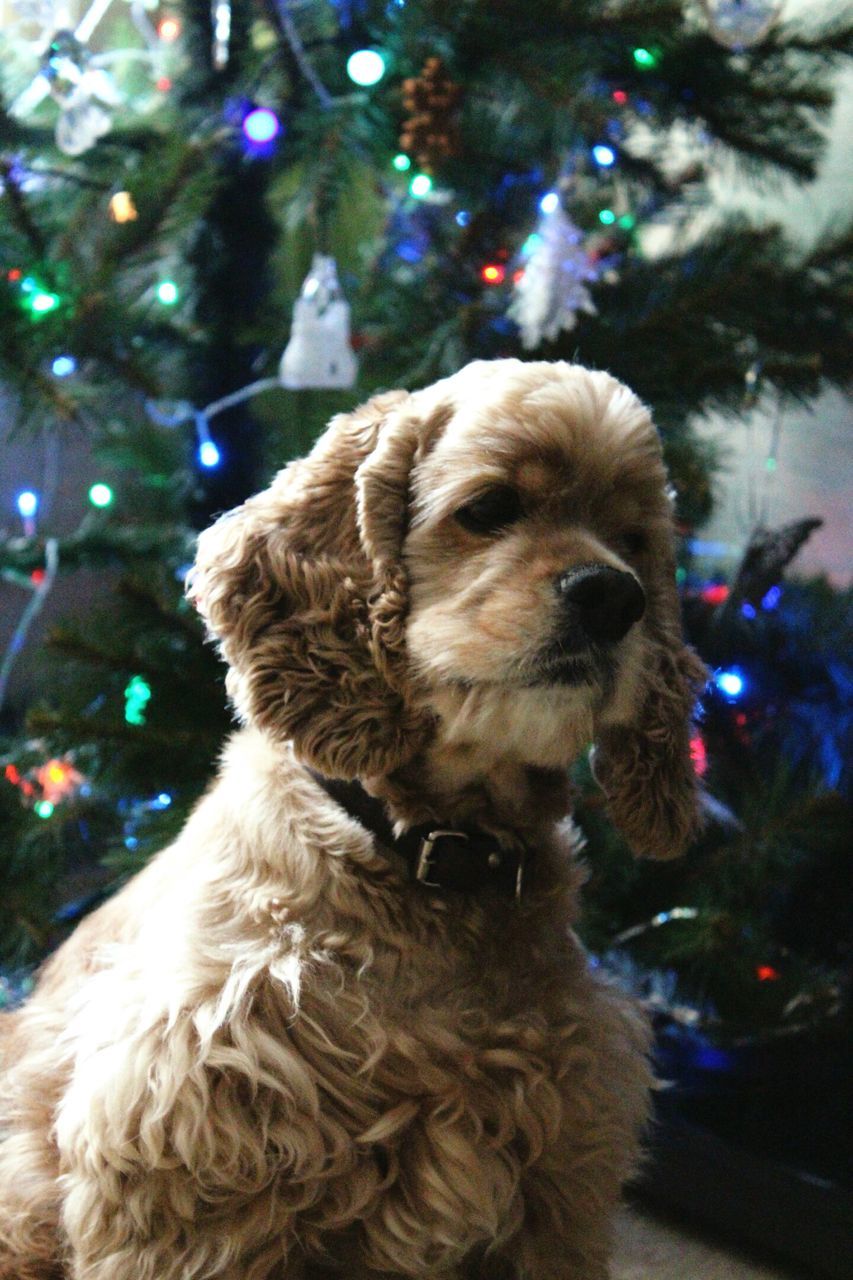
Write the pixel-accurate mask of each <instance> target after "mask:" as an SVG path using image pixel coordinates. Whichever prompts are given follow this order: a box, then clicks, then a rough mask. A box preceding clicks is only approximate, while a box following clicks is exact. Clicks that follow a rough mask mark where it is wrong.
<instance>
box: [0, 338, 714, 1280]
mask: <svg viewBox="0 0 853 1280" xmlns="http://www.w3.org/2000/svg"><path fill="white" fill-rule="evenodd" d="M505 483H508V484H512V485H514V486H515V487H516V488H517V489H518V491H519V492H520V493H522V494H523V496H524V504H525V505H524V517H523V519H521V520H519V522H518V523H517V524H514V525H512V526H511V527H510V528H508V529H506V530H504V531H502V532H501V533H500V534H495V535H490V536H487V537H482V536H480V535H478V534H472V533H470V532H468V531H466V530H465V529H464V528H462V527H461V526H460V524H459V522H458V521H457V520H455V518H454V512H455V511H456V510H457V509H458V508H459V507H460V506H461V505H463V504H464V503H466V502H468V501H470V500H471V498H472V497H474V496H476V495H477V494H478V493H480V492H482V491H483V489H484V487H488V486H489V485H493V484H505ZM638 528H641V529H642V530H643V532H644V534H645V537H646V545H645V548H644V549H643V550H642V551H641V552H640V553H638V554H637V555H636V556H633V557H632V553H631V552H630V551H629V550H627V549H626V545H625V543H624V536H625V532H626V530H630V531H636V530H637V529H638ZM592 561H595V562H601V563H604V564H606V565H609V566H611V567H613V568H618V569H620V570H622V571H628V572H632V573H634V574H635V576H636V577H637V579H638V580H639V581H640V582H641V583H642V584H643V586H644V588H645V591H646V594H647V598H648V608H647V612H646V615H645V617H644V618H643V619H642V621H641V622H640V623H638V624H636V625H635V626H634V627H633V628H632V629H631V631H630V632H629V633H628V635H627V636H625V638H624V639H623V640H622V641H621V642H620V643H619V645H618V648H617V653H616V657H617V662H616V673H615V677H614V679H613V680H612V681H611V682H609V683H608V684H606V685H604V684H595V683H593V684H590V685H584V686H580V687H566V686H559V685H548V684H542V683H541V682H537V680H536V678H535V677H536V671H537V661H538V658H537V654H538V653H539V652H540V650H541V645H542V642H543V639H544V638H546V637H547V636H548V635H549V634H550V633H551V632H552V631H553V627H554V614H555V608H556V604H555V590H554V579H555V577H556V576H559V574H560V573H563V572H566V571H568V570H570V569H571V568H573V567H574V566H576V565H578V564H587V563H590V562H592ZM192 592H193V595H194V597H195V598H196V600H197V602H198V604H199V607H200V608H201V609H202V611H203V613H204V614H205V616H206V618H207V619H208V622H209V625H210V627H211V630H212V632H213V633H214V634H216V635H217V636H218V638H219V640H220V643H221V646H222V651H223V653H224V655H225V657H226V659H227V661H228V663H229V666H230V674H229V687H230V690H231V692H232V696H233V698H234V701H235V704H236V706H237V708H238V710H239V713H240V715H241V717H242V718H243V719H244V721H245V722H246V727H245V728H243V729H242V730H241V731H240V732H238V733H237V734H236V735H235V736H234V738H233V739H232V740H231V742H230V743H229V744H228V746H227V748H226V751H225V754H224V757H223V761H222V766H221V769H220V773H219V777H218V780H217V781H216V783H215V785H214V786H213V787H212V788H211V790H210V791H209V792H208V794H207V795H206V797H205V798H204V799H203V800H202V801H201V803H200V804H199V805H198V807H197V809H196V811H195V812H194V814H193V815H192V817H191V819H190V820H189V822H188V824H187V826H186V827H185V829H184V831H183V832H182V834H181V835H180V837H179V838H178V840H177V841H176V842H175V843H174V844H173V845H172V846H170V847H169V848H168V849H165V850H164V851H163V852H162V853H161V854H160V855H159V856H158V857H157V858H156V859H155V860H154V861H153V862H152V863H151V864H150V866H149V867H148V868H147V869H146V870H145V871H144V872H142V873H141V874H140V875H139V876H138V877H136V879H135V880H133V881H131V883H130V884H128V885H127V886H126V887H125V888H124V889H123V890H122V892H121V893H119V894H118V895H117V896H116V897H115V898H114V899H113V900H112V901H110V902H109V903H107V904H106V905H105V906H104V907H102V908H101V909H100V910H99V911H98V912H96V913H95V914H94V915H93V916H91V917H90V918H89V919H87V920H86V921H85V922H84V923H83V924H82V925H81V926H80V928H79V929H78V930H77V932H76V933H75V934H74V936H73V937H72V938H71V939H70V940H69V942H68V943H67V944H66V945H65V946H64V947H63V948H62V949H61V950H60V951H59V952H58V953H57V954H56V956H54V957H53V959H52V960H51V961H50V962H49V963H48V965H47V966H46V967H45V969H44V972H43V974H42V975H41V978H40V982H39V985H38V987H37V989H36V992H35V993H34V995H33V996H32V998H31V999H30V1001H29V1002H28V1004H27V1005H26V1006H25V1007H24V1008H23V1009H22V1010H20V1011H19V1012H17V1013H15V1014H13V1015H7V1016H6V1018H5V1020H4V1022H5V1026H4V1030H3V1038H2V1043H3V1052H4V1068H3V1076H2V1090H0V1096H2V1110H3V1112H4V1115H3V1123H4V1126H5V1131H6V1139H5V1143H4V1144H3V1146H2V1148H0V1277H3V1278H4V1280H13V1278H14V1280H48V1277H53V1278H54V1280H58V1278H59V1277H68V1278H69V1280H204V1278H209V1280H212V1278H213V1277H217V1278H220V1277H222V1278H227V1280H273V1278H277V1280H321V1278H323V1277H331V1276H334V1275H338V1276H345V1277H348V1278H349V1280H367V1278H368V1277H371V1276H380V1275H381V1276H386V1277H388V1276H390V1277H397V1278H398V1280H402V1278H404V1277H411V1278H420V1280H426V1278H427V1277H431V1278H434V1280H604V1277H606V1275H607V1253H608V1243H609V1230H610V1228H609V1222H610V1216H611V1213H612V1210H613V1207H614V1205H615V1204H616V1202H617V1199H618V1195H619V1188H620V1185H621V1183H622V1181H623V1179H624V1178H625V1177H626V1176H627V1174H628V1173H629V1171H630V1169H631V1168H632V1165H633V1163H634V1161H635V1158H636V1154H637V1147H638V1140H639V1133H640V1129H641V1125H642V1122H643V1118H644V1115H645V1109H646V1095H647V1089H648V1085H649V1082H650V1077H649V1070H648V1066H647V1062H646V1056H645V1051H646V1046H647V1040H648V1033H647V1029H646V1027H645V1024H644V1022H643V1020H642V1019H641V1018H640V1017H639V1016H638V1014H637V1012H636V1011H635V1010H634V1008H633V1007H632V1006H631V1005H630V1003H629V1002H628V1001H626V1000H625V999H624V998H623V997H622V996H620V995H618V994H617V993H616V992H615V991H613V990H612V989H611V988H610V987H609V986H608V985H607V984H606V983H605V982H603V981H602V980H600V979H599V978H598V977H596V976H595V975H594V974H593V973H591V972H590V971H589V969H588V966H587V963H586V960H585V957H584V955H583V953H582V950H581V948H580V947H579V945H578V943H577V941H576V940H575V937H574V934H573V933H572V930H571V926H572V923H573V921H574V920H575V917H576V914H577V898H578V890H579V884H580V880H581V878H582V877H581V872H580V870H579V868H578V866H577V864H576V863H575V861H574V860H573V849H574V847H575V841H574V837H573V832H572V828H571V825H570V822H569V820H568V817H567V813H568V792H567V786H566V767H567V766H568V764H569V763H570V762H571V761H572V760H573V759H575V758H576V757H577V755H578V753H579V752H581V751H582V750H584V749H585V747H586V746H587V744H588V743H589V742H590V741H591V740H592V739H593V737H594V738H595V739H596V741H597V756H596V768H597V771H598V775H599V777H600V779H601V782H602V785H603V786H604V788H605V790H606V793H607V795H608V798H609V801H610V805H611V809H612V811H613V814H614V818H615V819H616V821H617V822H619V823H620V825H621V826H622V827H623V829H624V830H625V831H626V834H627V836H628V838H629V840H631V841H632V842H633V843H634V845H635V847H636V848H637V849H638V850H639V851H640V852H644V853H653V854H658V855H661V856H668V855H670V854H673V853H675V852H678V850H679V849H680V847H682V846H683V843H684V841H685V840H686V839H687V837H688V835H689V833H690V830H691V828H692V824H693V822H694V819H695V809H696V796H695V783H694V777H693V773H692V771H691V769H690V763H689V758H688V732H689V727H688V720H689V713H690V709H691V703H692V699H693V695H694V692H695V685H696V682H697V680H698V679H699V678H700V667H699V664H698V663H697V661H696V659H695V658H693V657H692V655H690V654H689V653H688V652H687V651H686V650H684V648H683V647H682V644H681V640H680V632H679V623H678V611H677V601H676V597H675V591H674V586H673V559H672V535H671V519H670V512H669V504H668V501H667V498H666V496H665V474H664V469H663V465H662V461H661V455H660V446H659V443H658V440H657V436H656V434H655V432H654V429H653V427H652V425H651V423H650V420H649V417H648V414H647V413H646V411H645V409H644V408H643V407H642V405H640V404H639V402H638V401H637V400H636V399H635V398H634V397H633V396H632V395H631V393H630V392H629V391H627V389H626V388H624V387H622V386H621V385H620V384H619V383H617V382H615V381H614V380H613V379H612V378H609V377H608V376H607V375H605V374H592V373H589V372H587V371H585V370H582V369H580V368H577V367H575V366H569V365H565V364H554V365H549V364H521V363H519V362H517V361H499V362H495V363H494V364H475V365H471V366H469V367H467V368H466V369H464V370H462V371H461V372H460V373H459V374H457V375H455V376H454V377H452V378H450V379H447V380H445V381H444V382H442V383H438V384H436V386H434V387H432V388H429V389H427V390H426V391H423V392H418V393H415V394H413V395H410V396H407V395H406V394H405V393H393V394H390V395H387V396H382V397H377V398H376V399H374V400H373V401H371V402H370V403H369V404H368V405H366V406H365V407H364V408H363V409H361V410H359V411H357V412H356V413H354V414H352V415H350V416H347V417H340V418H338V419H335V420H334V421H333V422H332V423H331V425H330V427H329V429H328V431H327V432H326V434H325V435H324V436H323V437H322V439H321V440H320V441H319V442H318V444H317V446H316V448H315V449H314V451H313V452H312V453H311V455H309V457H307V458H306V459H303V460H302V461H300V462H297V463H294V464H292V465H291V466H290V467H288V468H287V469H286V470H285V471H283V472H282V473H281V474H280V475H279V476H278V477H277V479H276V480H275V481H274V482H273V484H272V486H271V487H270V489H268V490H267V491H266V492H265V493H263V494H260V495H259V496H258V497H256V498H253V499H252V500H251V501H249V502H247V503H246V504H245V505H244V506H243V507H242V508H240V509H239V510H238V511H236V512H234V513H232V514H231V515H229V516H227V517H225V518H223V519H222V520H221V521H220V522H219V523H218V524H217V525H216V526H214V527H213V528H212V529H211V530H209V531H208V532H207V533H205V534H204V535H203V536H202V537H201V539H200V543H199V553H198V561H197V566H196V570H195V573H194V577H193V584H192ZM306 763H308V764H311V765H312V766H313V767H315V768H317V769H320V770H321V771H323V772H325V773H327V774H329V775H336V776H339V777H347V778H352V777H358V778H360V779H361V780H362V782H363V783H364V785H366V786H367V787H368V788H369V789H370V790H371V791H372V792H373V793H374V794H375V795H378V796H380V797H382V798H383V799H384V800H385V801H386V804H387V806H388V809H389V812H390V815H391V816H392V818H393V819H394V821H395V822H396V824H397V825H398V827H399V828H401V829H402V828H405V827H406V826H408V825H410V824H411V823H413V822H417V821H421V820H428V819H429V820H436V821H438V822H440V823H442V825H446V824H451V825H452V824H453V823H459V822H460V821H463V820H469V821H476V822H479V823H480V824H482V825H483V826H484V827H485V828H486V829H488V830H490V831H492V832H493V833H494V834H495V835H496V836H497V838H498V839H499V840H500V841H501V842H502V843H504V844H506V845H509V846H512V845H516V846H517V845H518V843H519V842H520V841H523V842H525V843H526V844H527V846H528V847H530V848H535V857H534V863H535V866H534V871H535V878H534V880H533V883H532V886H531V888H530V890H529V892H528V893H527V894H526V895H525V897H524V898H523V900H522V901H521V902H520V903H516V902H513V901H510V900H509V899H508V898H504V897H502V896H500V895H498V894H496V893H492V892H489V891H484V892H483V893H481V894H475V895H470V896H466V897H463V896H459V895H454V894H452V893H443V892H438V893H434V892H432V891H430V890H427V889H424V888H423V887H422V886H419V885H411V884H409V883H407V882H406V880H405V879H404V878H403V876H402V875H401V873H400V871H399V870H398V869H397V866H396V864H395V863H394V862H393V860H389V859H388V858H387V857H386V856H385V855H384V854H383V853H382V852H380V851H377V849H376V848H375V845H374V841H373V838H372V837H371V836H370V835H369V833H368V832H367V831H366V830H365V829H364V828H362V827H361V826H360V825H359V823H357V822H356V821H355V820H354V819H352V818H350V817H349V816H347V814H346V813H345V812H344V811H343V810H342V809H340V808H339V807H338V806H337V805H336V804H334V803H333V802H332V801H331V800H330V799H329V798H328V796H327V795H326V794H325V792H324V791H323V790H322V789H321V788H320V787H319V786H318V785H317V783H316V782H315V781H314V779H313V778H312V777H311V776H310V774H309V773H308V772H307V771H306V769H305V764H306Z"/></svg>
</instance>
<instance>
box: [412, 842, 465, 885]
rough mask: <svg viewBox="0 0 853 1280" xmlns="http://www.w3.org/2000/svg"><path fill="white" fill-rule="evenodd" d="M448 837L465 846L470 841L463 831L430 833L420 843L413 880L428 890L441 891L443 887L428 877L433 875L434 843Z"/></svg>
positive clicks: (439, 882)
mask: <svg viewBox="0 0 853 1280" xmlns="http://www.w3.org/2000/svg"><path fill="white" fill-rule="evenodd" d="M448 837H449V838H450V839H451V840H462V841H463V842H465V843H466V844H467V843H468V841H469V840H470V837H469V835H468V833H467V832H465V831H444V830H439V831H430V833H429V835H428V836H425V837H424V839H423V840H422V841H421V847H420V852H419V853H418V860H417V863H416V865H415V879H416V880H417V882H418V884H424V885H426V886H427V888H429V889H441V888H443V887H444V886H443V885H442V883H441V881H440V880H431V879H430V876H431V875H432V874H433V862H434V859H435V844H436V841H437V840H442V839H446V838H448Z"/></svg>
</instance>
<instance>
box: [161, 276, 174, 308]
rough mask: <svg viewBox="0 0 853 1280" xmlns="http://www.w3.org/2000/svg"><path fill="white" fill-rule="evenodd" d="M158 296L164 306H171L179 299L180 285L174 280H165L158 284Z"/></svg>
mask: <svg viewBox="0 0 853 1280" xmlns="http://www.w3.org/2000/svg"><path fill="white" fill-rule="evenodd" d="M157 297H158V298H159V299H160V301H161V302H162V303H163V305H164V306H167V307H171V306H174V304H175V303H176V302H177V301H178V286H177V285H176V284H175V282H174V281H173V280H164V281H163V283H162V284H160V285H158V286H157Z"/></svg>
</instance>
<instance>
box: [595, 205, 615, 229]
mask: <svg viewBox="0 0 853 1280" xmlns="http://www.w3.org/2000/svg"><path fill="white" fill-rule="evenodd" d="M598 221H599V222H602V223H604V225H605V227H610V226H612V225H613V223H614V222H615V221H616V214H615V213H614V212H613V210H612V209H602V210H601V211H600V212H599V215H598Z"/></svg>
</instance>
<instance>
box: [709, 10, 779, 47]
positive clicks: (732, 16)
mask: <svg viewBox="0 0 853 1280" xmlns="http://www.w3.org/2000/svg"><path fill="white" fill-rule="evenodd" d="M701 3H702V9H703V10H704V13H705V16H706V18H707V19H708V30H709V32H710V34H711V35H712V36H713V38H714V39H715V40H716V41H717V44H721V45H723V46H724V47H725V48H726V49H733V50H738V49H750V48H751V47H752V46H753V45H756V44H759V43H760V42H761V41H762V40H763V39H764V37H765V36H766V35H767V34H768V32H769V31H770V28H771V27H772V26H773V24H774V23H775V22H776V20H777V19H778V17H779V14H780V12H781V10H782V3H781V0H701Z"/></svg>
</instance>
